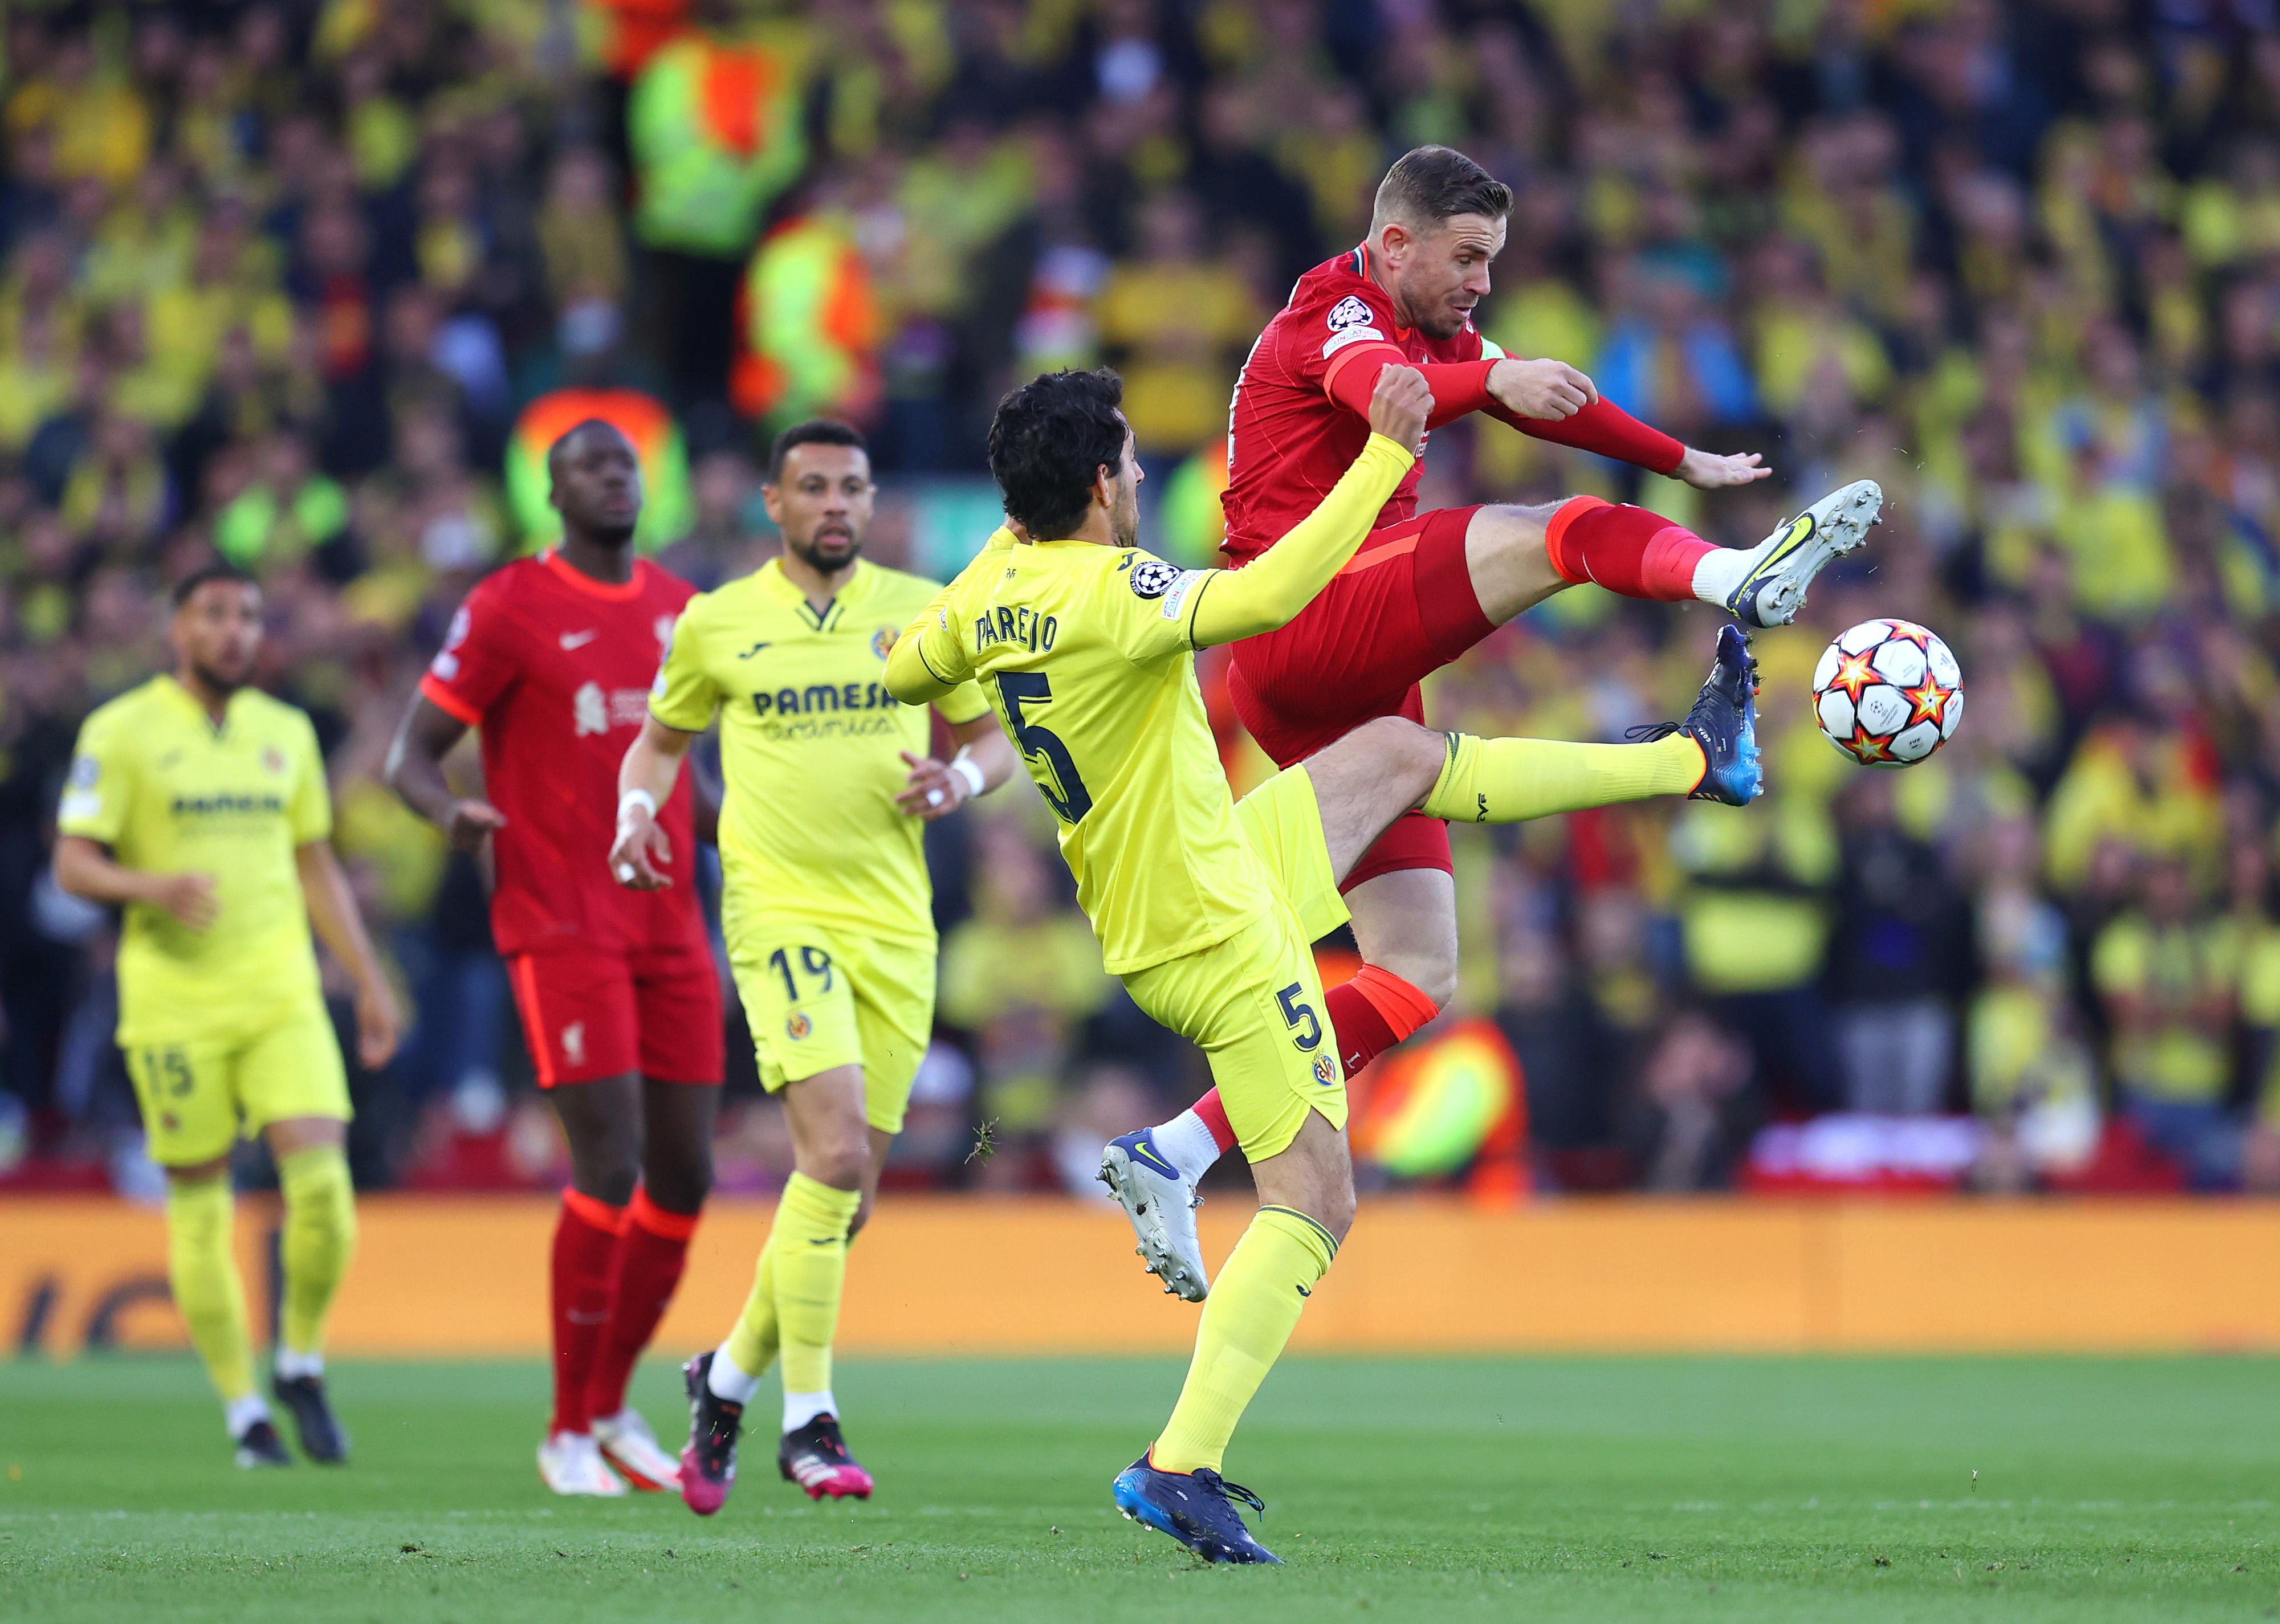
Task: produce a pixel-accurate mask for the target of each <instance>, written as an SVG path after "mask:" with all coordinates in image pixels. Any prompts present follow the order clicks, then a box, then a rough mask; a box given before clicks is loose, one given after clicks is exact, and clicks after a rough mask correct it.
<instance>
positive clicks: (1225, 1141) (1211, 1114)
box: [1188, 1088, 1235, 1156]
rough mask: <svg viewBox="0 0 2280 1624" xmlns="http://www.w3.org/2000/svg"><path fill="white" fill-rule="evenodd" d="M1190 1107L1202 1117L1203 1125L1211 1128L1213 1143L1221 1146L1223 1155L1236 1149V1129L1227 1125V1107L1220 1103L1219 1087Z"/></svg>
mask: <svg viewBox="0 0 2280 1624" xmlns="http://www.w3.org/2000/svg"><path fill="white" fill-rule="evenodd" d="M1188 1109H1189V1110H1190V1111H1192V1112H1195V1113H1196V1115H1197V1116H1198V1117H1200V1118H1201V1119H1202V1120H1203V1125H1204V1126H1205V1128H1209V1129H1211V1136H1212V1143H1213V1144H1215V1145H1217V1146H1219V1153H1220V1154H1221V1156H1224V1155H1226V1154H1227V1153H1228V1152H1229V1151H1232V1150H1233V1149H1235V1129H1233V1128H1229V1126H1228V1125H1227V1107H1226V1106H1224V1105H1222V1104H1220V1103H1219V1089H1216V1088H1214V1089H1212V1090H1211V1092H1210V1093H1208V1094H1206V1095H1205V1096H1204V1097H1202V1098H1201V1099H1199V1100H1198V1101H1197V1102H1196V1103H1195V1104H1192V1105H1190V1106H1189V1107H1188Z"/></svg>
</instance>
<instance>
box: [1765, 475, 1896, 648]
mask: <svg viewBox="0 0 2280 1624" xmlns="http://www.w3.org/2000/svg"><path fill="white" fill-rule="evenodd" d="M1883 505H1884V493H1883V489H1882V488H1881V487H1879V486H1878V485H1877V483H1876V481H1874V480H1855V481H1853V482H1852V483H1851V484H1850V485H1847V486H1845V487H1844V488H1843V489H1840V490H1832V491H1830V492H1829V494H1828V495H1827V496H1823V497H1822V499H1821V500H1820V501H1818V502H1816V503H1814V504H1813V505H1812V506H1811V507H1809V508H1807V509H1806V510H1805V512H1802V513H1799V515H1798V516H1797V517H1796V518H1794V519H1784V520H1782V522H1781V523H1780V524H1779V525H1778V526H1776V527H1775V529H1774V533H1773V534H1772V535H1769V536H1768V537H1766V539H1765V540H1764V541H1762V542H1760V543H1758V544H1757V546H1755V547H1754V548H1752V550H1751V551H1750V558H1749V561H1748V565H1747V569H1746V573H1745V574H1744V575H1743V577H1742V584H1741V585H1739V586H1737V587H1736V588H1735V589H1733V591H1732V592H1731V593H1729V594H1728V595H1727V598H1726V609H1727V612H1729V614H1731V615H1732V616H1733V617H1734V618H1735V619H1736V620H1742V621H1745V622H1747V623H1748V624H1749V625H1752V626H1755V627H1768V626H1787V625H1788V624H1789V623H1790V622H1791V620H1796V619H1797V612H1798V611H1799V610H1800V609H1802V608H1804V607H1805V591H1806V588H1807V587H1809V586H1811V585H1812V584H1813V578H1814V576H1815V575H1818V574H1819V573H1821V572H1822V569H1823V567H1825V566H1827V565H1829V563H1831V562H1832V561H1833V560H1835V559H1837V558H1843V557H1844V556H1845V554H1846V553H1848V552H1851V551H1852V550H1853V549H1855V548H1857V547H1859V546H1860V544H1861V543H1864V542H1866V541H1867V540H1868V527H1869V526H1871V525H1874V524H1876V523H1878V522H1879V520H1878V518H1877V514H1878V512H1880V511H1881V510H1882V509H1883Z"/></svg>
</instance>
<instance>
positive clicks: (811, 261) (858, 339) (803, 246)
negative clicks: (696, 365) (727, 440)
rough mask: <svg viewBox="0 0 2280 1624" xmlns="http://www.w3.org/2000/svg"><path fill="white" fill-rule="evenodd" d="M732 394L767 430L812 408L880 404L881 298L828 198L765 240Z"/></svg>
mask: <svg viewBox="0 0 2280 1624" xmlns="http://www.w3.org/2000/svg"><path fill="white" fill-rule="evenodd" d="M742 301H743V302H742V311H743V352H742V353H741V354H739V355H738V356H737V358H736V370H735V371H734V372H733V373H731V375H730V378H729V383H728V396H729V399H730V401H731V402H732V403H733V404H735V406H736V410H737V411H739V412H743V413H744V414H745V415H746V416H747V417H751V418H757V419H759V421H760V424H761V426H762V429H763V432H773V431H774V430H777V429H782V428H788V427H790V426H791V425H792V424H794V423H797V422H801V421H804V420H805V419H808V418H812V417H833V418H839V419H843V420H850V421H854V422H858V423H860V422H866V421H868V420H869V419H871V418H872V416H873V414H874V412H876V410H877V407H878V404H879V340H880V319H879V309H878V301H877V299H876V297H875V296H874V294H873V292H872V289H871V271H870V267H869V266H867V264H866V263H865V262H864V258H863V256H862V254H861V252H860V251H859V250H858V249H857V248H856V245H855V238H854V235H853V232H852V231H851V228H850V222H849V221H848V220H847V219H846V217H845V215H844V213H843V212H842V211H841V210H839V209H838V208H837V207H836V205H835V204H833V203H832V202H830V201H828V199H827V198H824V197H819V198H818V200H817V204H816V206H815V207H814V208H813V210H811V211H810V212H807V213H805V214H803V215H800V216H798V217H797V218H796V219H788V220H786V221H784V222H783V223H782V225H780V226H777V227H774V229H773V230H771V231H770V232H769V233H768V234H767V235H766V236H765V237H763V238H762V239H761V240H760V245H759V249H758V250H755V251H754V253H753V255H752V263H751V269H750V270H748V271H747V272H746V273H745V275H744V287H743V296H742Z"/></svg>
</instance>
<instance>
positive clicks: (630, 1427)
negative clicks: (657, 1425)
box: [594, 1405, 681, 1494]
mask: <svg viewBox="0 0 2280 1624" xmlns="http://www.w3.org/2000/svg"><path fill="white" fill-rule="evenodd" d="M594 1442H595V1443H596V1444H597V1446H599V1448H600V1449H601V1451H602V1459H605V1460H606V1461H608V1462H609V1463H610V1464H611V1465H612V1466H615V1467H617V1469H618V1470H619V1471H620V1472H622V1473H624V1474H626V1481H627V1482H629V1483H631V1484H632V1485H633V1486H634V1487H635V1488H636V1489H641V1490H643V1492H645V1493H650V1494H658V1493H662V1492H665V1491H666V1490H668V1489H669V1490H671V1491H672V1492H674V1493H675V1494H678V1493H679V1492H680V1491H681V1463H680V1462H679V1461H677V1460H675V1459H674V1458H673V1457H672V1456H670V1455H668V1454H666V1452H665V1451H664V1449H663V1447H662V1446H660V1445H659V1443H658V1441H657V1434H655V1433H653V1432H651V1430H650V1427H649V1421H648V1420H647V1418H645V1417H644V1416H643V1414H642V1412H640V1411H638V1410H636V1409H635V1408H634V1407H633V1406H632V1405H627V1406H626V1407H625V1408H624V1409H622V1410H620V1411H619V1412H617V1413H616V1414H615V1415H597V1416H596V1417H595V1418H594Z"/></svg>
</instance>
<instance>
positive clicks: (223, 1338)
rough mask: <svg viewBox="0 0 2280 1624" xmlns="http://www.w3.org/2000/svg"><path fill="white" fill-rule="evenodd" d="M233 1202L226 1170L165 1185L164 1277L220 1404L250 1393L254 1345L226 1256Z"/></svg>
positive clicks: (234, 1266) (229, 1258)
mask: <svg viewBox="0 0 2280 1624" xmlns="http://www.w3.org/2000/svg"><path fill="white" fill-rule="evenodd" d="M234 1218H235V1203H234V1202H233V1201H232V1199H231V1197H230V1189H229V1175H228V1174H226V1173H225V1174H220V1175H218V1176H217V1177H214V1178H211V1179H197V1180H195V1181H183V1180H181V1179H170V1180H168V1181H167V1184H166V1280H167V1283H168V1284H170V1285H171V1286H173V1290H174V1306H175V1307H176V1308H177V1309H179V1310H181V1315H182V1319H183V1320H184V1321H185V1322H186V1323H187V1324H188V1325H189V1328H190V1345H191V1346H192V1347H194V1348H196V1350H197V1351H198V1358H201V1359H203V1360H204V1362H205V1367H206V1374H208V1375H209V1376H211V1377H212V1378H213V1384H214V1387H215V1389H216V1390H217V1391H219V1392H220V1394H221V1397H222V1402H223V1403H224V1404H229V1405H235V1404H237V1403H239V1402H240V1401H242V1400H243V1399H245V1398H247V1397H250V1396H251V1395H252V1393H253V1344H252V1341H251V1339H250V1336H249V1335H248V1334H247V1331H246V1325H245V1287H244V1285H243V1282H241V1281H239V1279H238V1277H237V1259H236V1258H234V1257H233V1256H231V1255H230V1239H231V1230H232V1229H233V1228H234V1227H235V1226H234V1223H233V1219H234Z"/></svg>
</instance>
